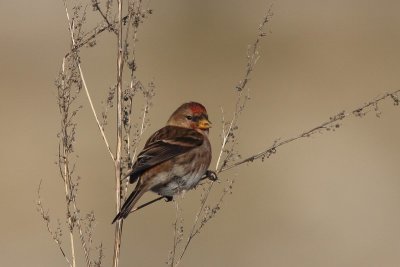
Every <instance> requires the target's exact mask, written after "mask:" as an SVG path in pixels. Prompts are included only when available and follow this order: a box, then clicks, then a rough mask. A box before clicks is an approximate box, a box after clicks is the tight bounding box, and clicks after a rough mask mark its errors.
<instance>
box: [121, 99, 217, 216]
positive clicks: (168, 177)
mask: <svg viewBox="0 0 400 267" xmlns="http://www.w3.org/2000/svg"><path fill="white" fill-rule="evenodd" d="M210 127H211V122H210V121H209V120H208V115H207V110H206V108H205V107H204V106H203V105H202V104H200V103H196V102H189V103H185V104H183V105H181V106H180V107H179V108H178V109H177V110H175V112H174V113H173V114H172V115H171V117H170V118H169V119H168V121H167V125H166V126H165V127H163V128H161V129H160V130H158V131H157V132H155V133H154V134H153V135H152V136H151V137H150V138H149V139H148V140H147V142H146V144H145V146H144V148H143V150H142V152H140V154H139V155H138V158H137V160H136V162H135V163H134V164H133V167H132V169H131V170H130V171H129V173H128V174H127V176H126V177H129V182H130V183H134V182H136V181H137V184H136V187H135V189H134V190H133V192H132V193H131V194H130V195H129V197H128V198H127V199H126V201H125V203H124V204H123V206H122V208H121V211H120V212H119V213H118V214H117V216H116V217H115V218H114V220H113V223H114V222H115V221H117V220H120V219H125V218H126V217H127V216H128V215H129V213H130V212H131V210H132V209H133V207H134V206H135V204H136V203H137V201H138V200H139V199H140V198H141V197H142V195H143V194H144V193H146V192H147V191H150V190H151V191H153V192H156V193H158V194H159V195H161V196H165V197H166V198H167V200H172V197H173V196H174V195H175V194H177V193H180V192H182V191H184V190H189V189H192V188H194V187H195V186H196V185H197V184H198V183H199V181H200V180H201V179H202V177H204V176H205V175H207V176H209V178H210V179H213V180H214V179H216V175H215V173H213V172H211V171H208V170H207V169H208V167H209V165H210V162H211V145H210V141H209V140H208V131H209V128H210Z"/></svg>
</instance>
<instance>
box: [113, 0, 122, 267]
mask: <svg viewBox="0 0 400 267" xmlns="http://www.w3.org/2000/svg"><path fill="white" fill-rule="evenodd" d="M118 18H119V23H118V26H119V27H118V57H117V151H116V158H115V195H116V196H115V198H116V199H115V200H116V212H117V213H118V212H119V211H120V210H121V197H122V195H121V193H122V191H121V155H122V71H123V47H122V46H123V43H122V29H123V27H122V0H118ZM122 226H123V220H118V221H117V222H116V224H115V236H114V256H113V266H114V267H117V266H118V264H119V255H120V249H121V238H122Z"/></svg>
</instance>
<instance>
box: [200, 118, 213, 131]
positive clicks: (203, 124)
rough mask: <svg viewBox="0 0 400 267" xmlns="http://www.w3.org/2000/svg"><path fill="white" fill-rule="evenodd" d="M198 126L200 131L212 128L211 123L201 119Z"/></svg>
mask: <svg viewBox="0 0 400 267" xmlns="http://www.w3.org/2000/svg"><path fill="white" fill-rule="evenodd" d="M198 125H199V126H198V127H199V129H201V130H208V129H209V128H211V122H210V121H209V120H207V119H206V118H203V119H201V120H200V121H199V124H198Z"/></svg>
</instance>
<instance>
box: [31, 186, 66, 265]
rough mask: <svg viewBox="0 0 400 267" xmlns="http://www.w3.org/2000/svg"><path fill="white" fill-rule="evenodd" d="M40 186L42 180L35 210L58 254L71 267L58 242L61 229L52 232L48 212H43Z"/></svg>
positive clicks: (39, 187)
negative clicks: (44, 224) (40, 217)
mask: <svg viewBox="0 0 400 267" xmlns="http://www.w3.org/2000/svg"><path fill="white" fill-rule="evenodd" d="M41 186H42V180H40V182H39V186H38V190H37V202H36V205H37V210H38V212H39V213H40V215H41V216H42V219H43V220H44V221H45V223H46V229H47V231H48V232H49V233H50V235H51V237H52V239H53V241H54V243H56V245H57V247H58V249H59V250H60V252H61V254H62V256H63V258H64V259H65V261H66V262H67V264H68V265H69V266H70V267H72V266H73V265H72V263H71V261H70V260H69V259H68V257H67V255H66V254H65V252H64V249H63V248H62V246H61V240H60V236H61V232H59V231H61V229H59V231H53V230H52V229H51V226H50V216H49V215H48V212H45V211H44V208H43V204H42V200H41V197H40V189H41Z"/></svg>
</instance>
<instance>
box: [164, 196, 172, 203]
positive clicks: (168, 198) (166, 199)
mask: <svg viewBox="0 0 400 267" xmlns="http://www.w3.org/2000/svg"><path fill="white" fill-rule="evenodd" d="M164 198H165V202H170V201H172V199H174V197H171V196H164Z"/></svg>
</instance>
